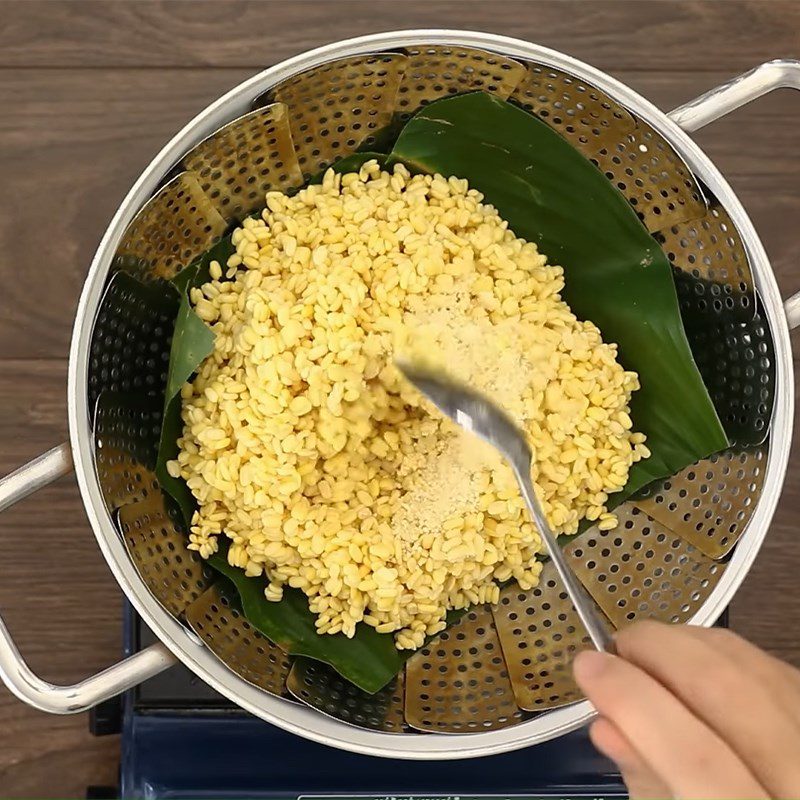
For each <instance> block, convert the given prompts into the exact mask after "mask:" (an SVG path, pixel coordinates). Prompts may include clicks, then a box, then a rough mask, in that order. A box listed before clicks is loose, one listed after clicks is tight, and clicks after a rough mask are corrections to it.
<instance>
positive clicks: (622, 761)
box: [589, 717, 671, 800]
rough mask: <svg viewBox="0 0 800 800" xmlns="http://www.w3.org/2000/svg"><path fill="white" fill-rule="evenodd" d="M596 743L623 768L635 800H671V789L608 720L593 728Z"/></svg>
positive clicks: (625, 778) (601, 721)
mask: <svg viewBox="0 0 800 800" xmlns="http://www.w3.org/2000/svg"><path fill="white" fill-rule="evenodd" d="M589 738H590V739H591V740H592V744H594V746H595V747H596V748H597V749H598V750H599V751H600V752H601V753H602V754H603V755H604V756H606V758H610V759H611V760H612V761H613V762H614V763H615V764H616V765H617V767H618V768H619V771H620V773H621V774H622V779H623V780H624V781H625V785H626V786H627V787H628V794H629V795H630V797H631V800H667V798H669V797H671V792H670V790H669V787H668V786H667V785H666V784H665V783H664V782H663V781H662V780H661V779H660V778H659V777H658V776H657V775H656V774H655V772H653V770H652V769H650V767H649V766H648V765H647V762H645V760H644V759H643V758H642V757H641V756H640V755H639V753H638V752H637V751H636V748H635V747H634V746H633V745H632V744H631V743H630V742H629V741H628V739H627V738H626V737H625V735H624V734H623V733H622V732H621V731H620V730H619V728H617V726H616V725H614V723H613V722H611V721H610V720H607V719H606V718H605V717H600V718H599V719H597V720H595V722H593V723H592V726H591V728H589Z"/></svg>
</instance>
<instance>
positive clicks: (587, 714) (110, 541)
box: [67, 29, 794, 760]
mask: <svg viewBox="0 0 800 800" xmlns="http://www.w3.org/2000/svg"><path fill="white" fill-rule="evenodd" d="M424 44H427V45H434V44H448V45H454V46H465V47H476V48H480V49H484V50H489V51H494V52H497V53H502V54H503V55H506V56H509V57H516V58H521V59H524V60H530V61H535V62H538V63H541V64H543V65H547V66H550V67H554V68H557V69H561V70H564V71H566V72H569V73H571V74H573V75H575V76H577V77H579V78H580V79H581V80H584V81H586V82H587V83H589V84H591V85H593V86H595V87H597V88H598V89H601V90H603V91H604V92H606V93H607V94H609V95H610V96H611V97H613V98H614V99H615V100H617V101H619V102H620V103H621V104H622V105H624V106H625V107H627V108H628V109H630V110H631V111H632V112H633V113H634V114H635V115H636V116H638V117H640V118H641V119H643V120H645V121H646V122H647V123H649V124H650V125H651V126H652V127H653V128H654V129H655V130H656V131H657V132H658V133H660V134H661V135H662V136H664V137H665V138H666V139H667V141H669V142H670V144H671V145H672V146H673V147H674V148H675V150H676V151H677V152H678V154H679V155H680V156H681V157H682V158H683V159H684V161H685V162H686V163H687V165H688V166H689V168H690V169H691V170H692V172H693V173H694V174H695V175H696V176H697V177H698V178H699V179H700V180H701V181H702V182H703V183H704V184H705V185H706V186H708V187H709V189H710V191H711V192H712V193H713V194H714V196H715V197H716V198H717V199H718V200H719V201H720V203H722V205H723V206H724V208H725V209H726V211H727V212H728V213H729V214H730V216H731V219H732V221H733V222H734V224H735V225H736V227H737V229H738V231H739V234H740V236H741V239H742V242H743V244H744V246H745V249H746V252H747V254H748V257H749V259H750V264H751V269H752V272H753V275H754V280H755V282H756V286H757V288H758V290H759V293H760V296H761V299H762V301H763V306H764V308H763V310H764V312H765V313H766V315H767V317H768V319H769V323H770V327H771V330H772V334H773V338H774V346H775V356H776V398H775V407H774V411H773V417H772V426H773V428H774V430H777V431H779V432H780V435H779V436H773V437H772V440H771V446H770V450H769V456H768V461H767V466H766V476H765V482H764V488H763V490H762V494H761V497H760V498H759V501H758V505H757V507H756V509H755V512H754V514H753V516H752V518H751V520H750V523H749V525H748V527H747V529H746V531H745V532H744V534H743V535H742V537H741V539H740V541H739V543H738V545H737V547H736V549H735V550H734V552H733V556H732V557H731V559H730V561H729V563H728V565H727V568H726V569H725V572H724V573H723V576H722V578H721V579H720V581H719V583H718V584H717V586H716V587H715V589H714V590H713V592H712V593H711V595H710V596H709V597H708V599H707V600H706V602H705V603H704V604H703V606H702V607H701V608H700V609H699V610H698V612H697V613H696V614H695V615H694V616H693V617H692V619H691V620H690V624H697V625H704V626H709V625H712V624H713V623H714V622H715V621H716V619H717V618H718V617H719V615H720V614H721V613H722V611H723V610H724V608H725V607H726V606H727V604H728V602H729V601H730V599H731V597H732V596H733V594H734V593H735V591H736V589H737V588H738V587H739V585H740V584H741V582H742V580H743V579H744V577H745V575H746V574H747V571H748V570H749V568H750V566H751V564H752V562H753V560H754V558H755V556H756V554H757V553H758V550H759V548H760V546H761V543H762V541H763V539H764V536H765V535H766V531H767V528H768V526H769V523H770V521H771V519H772V516H773V513H774V510H775V506H776V504H777V500H778V496H779V494H780V490H781V487H782V484H783V478H784V475H785V471H786V466H787V462H788V456H789V446H790V442H791V429H792V418H793V408H794V391H793V386H794V384H793V368H792V359H791V350H790V343H789V330H788V326H787V323H786V319H785V316H784V313H783V304H782V300H781V296H780V293H779V291H778V286H777V284H776V282H775V278H774V275H773V273H772V270H771V267H770V265H769V261H768V259H767V256H766V253H765V251H764V248H763V246H762V244H761V242H760V240H759V238H758V235H757V234H756V232H755V229H754V228H753V225H752V223H751V222H750V219H749V217H748V216H747V214H746V213H745V211H744V209H743V208H742V205H741V203H740V202H739V201H738V199H737V198H736V195H735V194H734V193H733V191H732V189H731V188H730V186H729V185H728V183H727V182H726V181H725V179H724V178H723V177H722V175H721V174H720V173H719V171H718V170H717V168H716V167H715V166H714V165H713V163H712V162H711V161H710V159H709V158H708V157H707V156H706V155H705V154H704V153H703V151H702V150H700V148H699V147H697V145H696V144H695V143H694V142H693V141H692V139H691V138H690V137H689V136H688V135H687V134H686V133H685V132H684V131H683V130H682V129H681V128H680V127H679V126H678V125H677V124H676V123H675V122H673V121H672V120H671V119H670V118H669V117H668V116H667V114H665V113H664V112H662V111H661V110H659V109H658V108H656V107H655V106H654V105H653V104H652V103H650V102H649V101H648V100H646V99H645V98H643V97H642V96H641V95H639V94H638V93H636V92H634V91H633V90H632V89H630V88H628V87H627V86H626V85H625V84H623V83H621V82H619V81H617V80H616V79H614V78H612V77H611V76H609V75H607V74H606V73H604V72H602V71H600V70H598V69H595V68H594V67H592V66H590V65H588V64H585V63H583V62H581V61H579V60H577V59H575V58H572V57H571V56H567V55H565V54H562V53H560V52H558V51H555V50H551V49H548V48H545V47H541V46H539V45H535V44H531V43H529V42H525V41H523V40H520V39H514V38H510V37H506V36H499V35H495V34H490V33H482V32H477V31H459V30H446V29H445V30H405V31H390V32H386V33H380V34H370V35H367V36H361V37H357V38H353V39H347V40H344V41H340V42H335V43H332V44H328V45H325V46H322V47H318V48H316V49H314V50H311V51H308V52H306V53H303V54H300V55H297V56H294V57H292V58H289V59H287V60H285V61H282V62H280V63H279V64H277V65H275V66H273V67H270V68H269V69H266V70H264V71H262V72H260V73H258V74H256V75H254V76H253V77H251V78H249V79H247V80H245V81H244V82H242V83H240V84H239V85H238V86H236V87H234V88H233V89H231V90H230V91H229V92H227V94H225V95H223V96H222V97H221V98H219V99H218V100H216V101H215V102H213V103H212V104H211V105H209V106H208V107H207V108H205V109H204V110H203V111H201V112H200V113H199V114H198V115H197V116H195V117H194V119H192V120H191V121H190V122H189V123H188V124H187V125H186V126H184V128H183V129H182V130H180V131H179V132H178V133H177V134H176V135H175V136H174V137H173V138H172V139H171V140H170V141H169V142H168V143H167V144H166V145H165V146H164V147H163V148H162V149H161V151H160V152H159V153H158V154H157V155H156V156H155V158H154V159H153V160H152V161H151V162H150V164H149V165H148V166H147V168H146V169H145V170H144V171H143V172H142V174H141V176H140V177H139V178H138V180H137V181H136V183H135V184H134V185H133V187H132V188H131V190H130V191H129V192H128V194H127V196H126V197H125V199H124V200H123V201H122V203H121V205H120V207H119V209H118V210H117V212H116V213H115V215H114V217H113V218H112V220H111V222H110V223H109V225H108V228H107V229H106V231H105V234H104V235H103V238H102V240H101V241H100V244H99V246H98V249H97V252H96V254H95V256H94V258H93V260H92V263H91V266H90V268H89V271H88V274H87V276H86V280H85V283H84V287H83V291H82V293H81V298H80V302H79V304H78V308H77V312H76V318H75V325H74V328H73V336H72V345H71V349H70V356H69V373H68V387H67V393H68V409H69V430H70V442H71V446H72V453H73V459H74V464H75V472H76V476H77V481H78V485H79V487H80V492H81V496H82V498H83V503H84V506H85V508H86V513H87V516H88V518H89V522H90V524H91V526H92V530H93V531H94V534H95V537H96V539H97V542H98V545H99V547H100V550H101V552H102V553H103V556H104V557H105V559H106V561H107V562H108V565H109V568H110V569H111V571H112V573H113V574H114V577H115V578H116V580H117V581H118V583H119V584H120V586H121V587H122V589H123V591H124V592H125V594H126V595H127V597H128V599H129V600H130V602H131V604H132V605H133V606H134V608H135V609H136V611H137V612H138V613H139V615H140V616H141V617H142V619H143V621H144V622H145V623H146V624H147V625H148V627H150V629H151V630H152V631H153V632H154V634H155V635H156V636H157V637H158V638H159V639H160V640H161V641H163V642H164V643H165V644H166V645H167V647H169V649H170V650H171V651H172V652H173V653H174V654H175V656H176V657H177V658H178V659H180V661H182V662H183V663H184V664H185V665H186V666H187V667H188V668H189V669H190V670H192V672H194V673H195V674H197V675H198V676H199V677H200V678H201V679H202V680H204V681H205V682H206V683H208V684H209V685H211V686H212V687H213V688H214V689H216V690H217V691H218V692H220V693H221V694H222V695H224V696H226V697H227V698H229V699H230V700H231V701H232V702H234V703H236V704H238V705H239V706H241V707H242V708H244V709H245V710H247V711H249V712H251V713H252V714H255V715H256V716H259V717H261V718H262V719H264V720H267V721H268V722H271V723H273V724H275V725H277V726H278V727H280V728H283V729H285V730H287V731H290V732H292V733H295V734H298V735H300V736H304V737H306V738H308V739H312V740H314V741H317V742H319V743H322V744H326V745H330V746H334V747H339V748H343V749H345V750H350V751H353V752H358V753H362V754H365V755H372V756H383V757H388V758H408V759H419V760H438V759H455V758H472V757H478V756H489V755H495V754H499V753H503V752H507V751H511V750H516V749H519V748H523V747H528V746H530V745H533V744H537V743H540V742H544V741H547V740H549V739H552V738H554V737H556V736H560V735H562V734H565V733H568V732H570V731H572V730H575V729H576V728H579V727H581V726H582V725H584V724H586V723H587V722H588V721H589V720H590V719H591V718H592V717H593V715H594V711H593V709H592V707H591V705H590V704H589V703H588V701H582V702H579V703H575V704H573V705H570V706H565V707H562V708H559V709H555V710H553V711H550V712H547V713H545V714H542V715H540V716H537V717H534V718H533V719H531V720H529V721H526V722H522V723H519V724H517V725H514V726H511V727H508V728H504V729H501V730H496V731H484V732H480V733H469V734H453V735H441V734H413V735H403V734H391V733H382V732H377V731H370V730H366V729H363V728H358V727H355V726H353V725H350V724H348V723H345V722H341V721H339V720H336V719H333V718H332V717H328V716H326V715H324V714H321V713H320V712H318V711H316V710H314V709H311V708H307V707H303V706H300V705H298V704H296V703H293V702H291V701H288V700H284V699H281V698H278V697H275V696H273V695H270V694H267V693H266V692H263V691H262V690H260V689H258V688H257V687H255V686H253V685H252V684H249V683H247V682H246V681H245V680H243V679H242V678H240V677H239V676H237V675H236V674H235V673H233V672H232V671H231V670H229V669H228V668H227V667H226V666H225V665H224V664H223V663H222V662H221V661H219V660H218V659H217V658H216V656H214V654H213V653H212V652H211V651H210V650H209V649H208V648H206V647H205V646H203V644H202V643H201V641H200V640H199V639H198V638H197V637H196V636H195V635H194V634H193V633H192V632H191V631H189V630H188V629H187V628H185V627H184V626H183V625H182V624H181V623H179V622H178V621H177V620H176V619H175V618H174V617H172V616H171V615H170V614H169V613H168V612H167V611H166V610H164V609H163V608H162V607H161V606H160V605H159V603H158V602H157V600H156V599H155V598H154V597H153V595H152V594H151V593H150V591H149V589H148V588H147V586H146V585H145V583H144V582H143V581H142V579H141V578H140V577H139V574H138V572H137V571H136V568H135V566H134V565H133V563H132V562H131V560H130V558H129V556H128V553H127V551H126V549H125V546H124V544H123V542H122V541H121V539H120V537H119V534H118V532H117V530H116V529H115V527H114V524H113V521H112V519H111V517H110V515H109V514H108V512H107V511H106V508H105V504H104V502H103V498H102V494H101V491H100V484H99V481H98V477H97V473H96V470H95V463H94V455H93V439H92V433H91V428H90V423H89V419H90V409H89V407H88V395H87V378H88V365H89V346H90V341H91V335H92V329H93V326H94V320H95V316H96V313H97V310H98V307H99V304H100V301H101V298H102V293H103V289H104V287H105V284H106V278H107V275H108V271H109V268H110V265H111V261H112V258H113V255H114V252H115V250H116V247H117V245H118V243H119V241H120V240H121V237H122V234H123V232H124V230H125V228H126V227H127V225H128V223H129V222H130V221H131V219H132V218H133V216H134V215H135V213H136V212H137V211H138V210H139V209H140V208H141V207H142V205H143V204H144V203H145V202H146V200H147V199H149V197H150V196H151V195H152V194H153V192H154V191H155V189H156V188H157V186H158V184H159V182H160V180H161V179H162V177H163V176H164V175H165V174H167V172H168V171H169V170H170V169H171V168H172V167H173V165H175V164H176V163H178V162H179V160H180V159H181V157H182V156H183V155H184V153H186V152H187V151H188V150H189V149H190V148H191V147H192V146H194V145H195V144H197V143H198V142H200V141H201V140H202V139H204V138H206V137H207V136H209V135H210V134H212V133H213V132H214V131H215V130H217V129H218V128H219V127H221V126H222V125H223V124H225V123H227V122H229V121H230V120H232V119H234V118H236V117H238V116H240V115H242V114H244V113H246V112H247V111H248V110H250V108H249V106H250V102H251V101H252V100H253V98H255V97H256V96H257V95H259V94H261V93H262V92H264V91H266V90H267V89H269V88H270V87H271V86H273V85H275V84H276V83H278V82H280V81H282V80H284V79H285V78H288V77H290V76H292V75H294V74H296V73H298V72H300V71H302V70H306V69H309V68H311V67H314V66H317V65H319V64H321V63H324V62H327V61H330V60H333V59H337V58H343V57H347V56H353V55H359V54H365V53H374V52H381V51H384V50H394V49H396V48H400V47H409V46H414V45H424Z"/></svg>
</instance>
